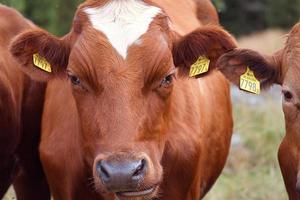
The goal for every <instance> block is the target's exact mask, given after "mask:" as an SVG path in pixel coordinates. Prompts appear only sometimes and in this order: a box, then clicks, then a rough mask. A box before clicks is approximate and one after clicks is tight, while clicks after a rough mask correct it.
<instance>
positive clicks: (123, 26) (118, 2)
mask: <svg viewBox="0 0 300 200" xmlns="http://www.w3.org/2000/svg"><path fill="white" fill-rule="evenodd" d="M85 12H86V13H87V14H88V16H89V19H90V21H91V23H92V25H93V27H94V28H95V29H97V30H99V31H101V32H103V33H104V34H105V35H106V36H107V38H108V39H109V42H110V43H111V44H112V46H113V47H114V48H115V49H116V50H117V51H118V52H119V54H120V55H121V56H123V58H124V59H125V58H126V57H127V50H128V47H129V46H131V45H132V44H133V43H134V42H135V41H136V40H138V39H139V38H140V37H141V36H142V35H143V34H144V33H146V32H147V30H148V28H149V25H150V23H151V22H152V21H153V18H154V17H156V16H157V15H158V14H159V13H160V12H161V10H160V9H159V8H157V7H154V6H150V5H147V4H146V3H144V2H143V1H141V0H112V1H110V2H109V3H108V4H106V5H105V6H103V7H100V8H87V9H85Z"/></svg>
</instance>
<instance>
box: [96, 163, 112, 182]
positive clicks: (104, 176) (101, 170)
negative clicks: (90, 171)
mask: <svg viewBox="0 0 300 200" xmlns="http://www.w3.org/2000/svg"><path fill="white" fill-rule="evenodd" d="M97 172H98V174H99V176H100V178H101V180H102V181H103V182H108V181H109V180H110V175H109V173H108V171H107V169H106V168H105V163H104V161H100V162H99V163H98V164H97Z"/></svg>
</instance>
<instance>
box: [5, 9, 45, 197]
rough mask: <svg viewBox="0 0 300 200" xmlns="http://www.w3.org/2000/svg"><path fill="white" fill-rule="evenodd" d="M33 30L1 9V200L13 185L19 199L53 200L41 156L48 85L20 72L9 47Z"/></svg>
mask: <svg viewBox="0 0 300 200" xmlns="http://www.w3.org/2000/svg"><path fill="white" fill-rule="evenodd" d="M32 26H33V25H32V23H31V22H29V21H27V20H26V19H25V18H23V16H21V15H20V14H19V13H18V12H17V11H15V10H13V9H11V8H8V7H5V6H1V5H0V160H1V162H0V199H1V198H2V197H3V195H4V194H5V192H6V191H7V189H8V187H9V186H10V185H11V184H12V182H13V181H14V183H15V189H16V192H17V196H18V199H28V200H32V199H39V200H40V199H47V197H48V199H49V198H50V195H49V191H48V187H47V184H46V181H45V178H43V177H44V176H43V172H42V167H41V164H40V162H39V154H38V141H39V136H40V124H41V114H42V105H43V98H44V95H43V94H44V91H45V84H44V83H43V84H42V83H37V82H36V81H31V80H30V79H29V77H28V76H27V75H25V74H24V73H23V72H22V71H21V70H20V69H19V67H18V64H17V63H16V61H15V60H14V59H13V58H12V56H11V54H10V52H9V47H8V46H9V42H10V41H11V40H12V38H13V37H15V36H16V35H17V34H19V33H21V32H23V31H25V30H29V29H31V28H32ZM17 171H18V174H17V175H16V172H17ZM15 176H17V177H15Z"/></svg>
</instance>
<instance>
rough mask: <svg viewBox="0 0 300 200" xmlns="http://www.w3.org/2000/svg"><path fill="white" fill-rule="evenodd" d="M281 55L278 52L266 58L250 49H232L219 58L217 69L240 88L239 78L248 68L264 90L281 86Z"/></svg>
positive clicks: (280, 52) (281, 51)
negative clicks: (275, 85) (273, 86)
mask: <svg viewBox="0 0 300 200" xmlns="http://www.w3.org/2000/svg"><path fill="white" fill-rule="evenodd" d="M282 53H283V50H280V51H278V52H277V53H275V54H274V55H272V56H267V55H262V54H260V53H258V52H256V51H253V50H250V49H234V50H231V51H230V52H227V53H225V54H223V55H222V56H221V57H220V58H219V60H218V62H217V68H218V69H219V70H220V71H221V72H222V73H223V74H224V75H225V76H226V78H227V79H229V80H230V81H231V82H232V83H234V84H235V85H237V86H240V78H241V76H242V75H244V74H245V73H246V71H247V68H248V69H249V70H251V71H252V72H253V74H254V76H255V78H256V79H257V80H258V81H259V82H260V86H261V88H262V89H265V88H268V87H269V86H271V85H272V84H274V83H277V84H281V75H282V73H281V71H282V70H281V63H282Z"/></svg>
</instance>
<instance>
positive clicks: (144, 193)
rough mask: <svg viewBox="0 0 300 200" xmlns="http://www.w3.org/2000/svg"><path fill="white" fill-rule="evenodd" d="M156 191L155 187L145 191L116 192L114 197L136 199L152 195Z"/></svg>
mask: <svg viewBox="0 0 300 200" xmlns="http://www.w3.org/2000/svg"><path fill="white" fill-rule="evenodd" d="M156 190H157V186H155V187H151V188H147V189H145V190H138V191H127V192H118V193H116V195H117V196H118V197H125V198H137V197H144V196H149V195H151V194H153V193H154V192H155V191H156Z"/></svg>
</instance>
